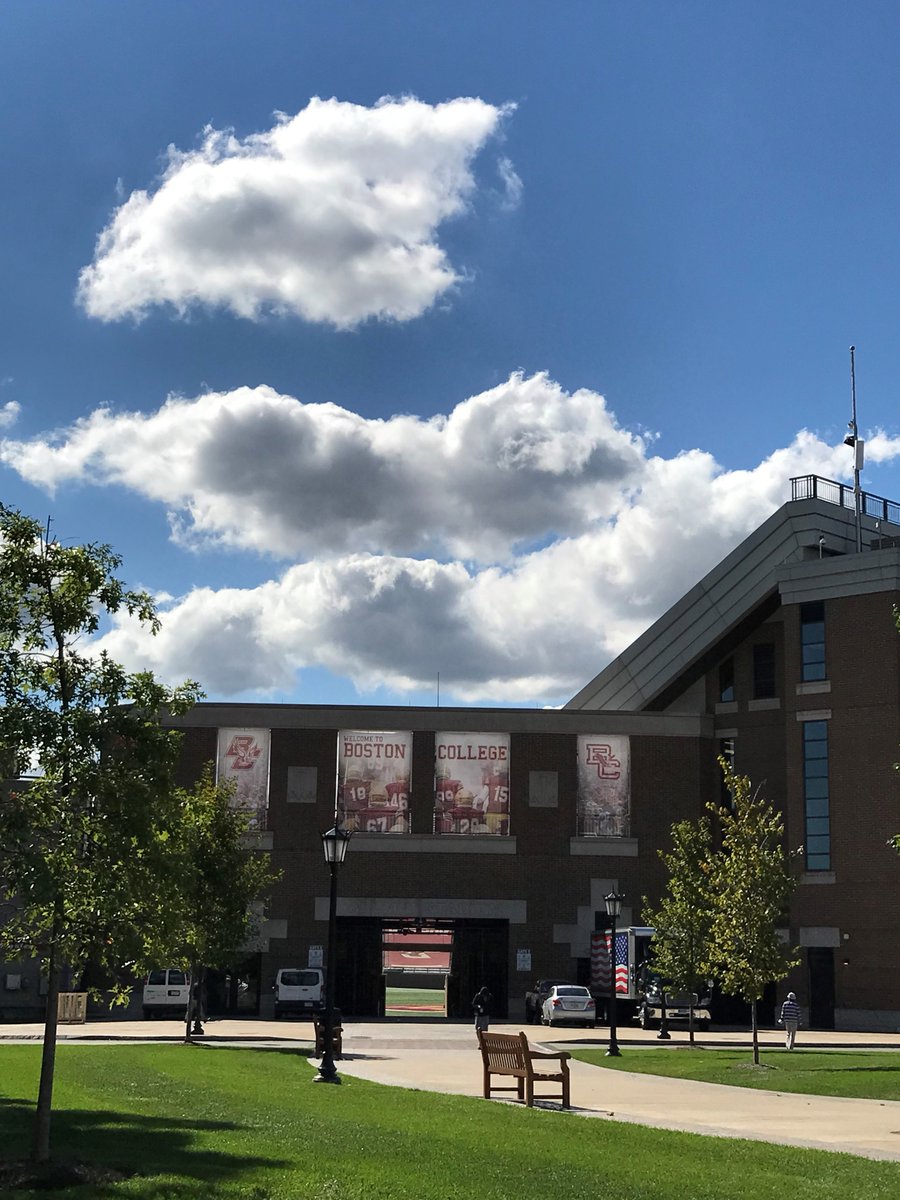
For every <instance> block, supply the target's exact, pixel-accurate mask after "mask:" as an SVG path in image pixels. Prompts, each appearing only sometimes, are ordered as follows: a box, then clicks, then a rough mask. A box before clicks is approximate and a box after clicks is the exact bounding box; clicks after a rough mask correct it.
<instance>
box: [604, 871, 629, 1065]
mask: <svg viewBox="0 0 900 1200" xmlns="http://www.w3.org/2000/svg"><path fill="white" fill-rule="evenodd" d="M624 899H625V897H624V896H621V895H619V893H618V892H610V893H609V895H608V896H604V897H603V902H604V904H605V905H606V915H607V916H608V917H609V921H610V932H609V1047H608V1048H607V1051H606V1054H607V1057H608V1058H618V1056H619V1054H620V1050H619V1043H618V1041H617V1039H616V921H617V920H618V918H619V914H620V913H621V911H622V901H623V900H624Z"/></svg>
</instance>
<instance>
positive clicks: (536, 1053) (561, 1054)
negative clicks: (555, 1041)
mask: <svg viewBox="0 0 900 1200" xmlns="http://www.w3.org/2000/svg"><path fill="white" fill-rule="evenodd" d="M528 1057H529V1058H558V1059H559V1060H560V1062H564V1061H565V1060H566V1059H569V1058H571V1057H572V1055H571V1054H570V1053H569V1052H568V1050H559V1051H557V1052H556V1053H554V1052H553V1051H552V1050H529V1051H528Z"/></svg>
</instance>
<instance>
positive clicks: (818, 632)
mask: <svg viewBox="0 0 900 1200" xmlns="http://www.w3.org/2000/svg"><path fill="white" fill-rule="evenodd" d="M800 640H801V642H802V643H803V645H804V646H808V645H809V644H810V643H811V642H822V643H823V645H824V642H825V622H824V621H804V622H803V624H802V625H801V626H800Z"/></svg>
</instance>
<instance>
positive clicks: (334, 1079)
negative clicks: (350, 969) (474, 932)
mask: <svg viewBox="0 0 900 1200" xmlns="http://www.w3.org/2000/svg"><path fill="white" fill-rule="evenodd" d="M349 841H350V831H349V830H348V829H342V828H341V827H340V825H337V824H336V825H335V826H334V828H332V829H329V830H328V832H327V833H323V834H322V849H323V850H324V851H325V861H326V862H327V863H328V870H329V871H330V872H331V893H330V895H329V897H328V947H327V951H326V959H325V1048H324V1050H323V1052H322V1062H321V1063H320V1064H319V1073H318V1075H317V1076H316V1077H315V1079H314V1080H313V1083H340V1082H341V1077H340V1075H338V1073H337V1069H336V1068H335V1065H334V974H335V965H334V964H335V942H336V941H337V938H336V930H337V869H338V867H339V866H340V865H341V863H342V862H343V861H344V855H345V854H346V853H347V843H348V842H349Z"/></svg>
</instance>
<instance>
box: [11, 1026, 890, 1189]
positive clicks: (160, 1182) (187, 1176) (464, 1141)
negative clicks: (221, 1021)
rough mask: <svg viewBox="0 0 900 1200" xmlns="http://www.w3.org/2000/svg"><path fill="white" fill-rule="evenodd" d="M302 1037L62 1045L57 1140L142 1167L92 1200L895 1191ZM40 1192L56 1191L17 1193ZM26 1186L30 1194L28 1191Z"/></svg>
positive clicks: (14, 1138)
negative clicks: (402, 1077) (351, 1066)
mask: <svg viewBox="0 0 900 1200" xmlns="http://www.w3.org/2000/svg"><path fill="white" fill-rule="evenodd" d="M39 1054H40V1047H39V1046H36V1045H29V1046H17V1045H6V1046H0V1155H5V1156H6V1157H18V1156H20V1155H23V1154H24V1153H25V1149H26V1147H27V1145H28V1142H29V1138H30V1131H31V1122H32V1111H33V1097H34V1095H35V1091H36V1081H37V1074H38V1060H39ZM313 1074H314V1069H313V1068H312V1067H311V1066H310V1065H309V1064H308V1063H307V1062H306V1061H305V1059H304V1058H302V1057H301V1056H299V1055H297V1054H296V1053H293V1052H279V1051H253V1050H225V1049H215V1048H212V1047H205V1046H194V1047H189V1046H181V1045H165V1046H152V1045H151V1046H148V1045H143V1046H138V1045H130V1046H102V1047H100V1046H60V1048H59V1052H58V1071H57V1086H56V1099H57V1104H58V1112H57V1114H56V1116H55V1118H54V1136H53V1146H54V1154H55V1156H56V1157H57V1158H58V1159H63V1158H75V1159H82V1160H85V1159H89V1160H91V1161H94V1162H98V1163H105V1164H112V1165H115V1166H117V1167H120V1168H131V1169H134V1170H139V1171H140V1172H141V1174H140V1175H136V1176H134V1177H133V1178H130V1179H126V1180H123V1181H121V1182H118V1183H114V1184H110V1185H92V1186H90V1187H89V1188H80V1189H70V1190H69V1191H66V1192H57V1193H55V1194H56V1195H58V1196H66V1197H71V1198H72V1200H75V1198H76V1197H81V1198H83V1200H112V1198H113V1197H128V1198H131V1200H217V1198H220V1197H221V1198H225V1197H244V1198H246V1200H406V1198H407V1197H408V1198H410V1200H412V1198H415V1200H547V1197H548V1196H551V1195H552V1196H560V1197H565V1198H566V1200H588V1198H590V1200H594V1198H595V1197H598V1196H601V1197H603V1198H604V1200H721V1198H722V1197H723V1196H740V1197H741V1200H783V1197H785V1196H790V1197H791V1200H846V1197H847V1196H848V1195H856V1196H865V1197H866V1200H888V1198H890V1200H894V1197H896V1196H897V1195H898V1192H900V1167H898V1165H897V1164H894V1163H880V1162H870V1161H868V1160H865V1159H861V1158H855V1157H851V1156H848V1155H837V1154H828V1153H826V1152H824V1151H814V1150H803V1149H797V1148H793V1147H784V1146H770V1145H766V1144H764V1143H759V1142H744V1141H735V1140H730V1139H716V1138H702V1137H700V1136H699V1135H695V1134H681V1133H669V1132H665V1131H661V1130H654V1129H643V1128H641V1127H639V1126H635V1125H625V1124H616V1123H613V1122H608V1121H604V1120H592V1119H586V1118H583V1117H579V1116H576V1115H575V1114H572V1113H563V1112H558V1111H542V1110H540V1109H532V1110H528V1109H524V1108H521V1107H518V1106H515V1105H508V1104H502V1103H497V1102H492V1101H485V1100H480V1099H471V1098H468V1097H460V1096H445V1095H437V1094H432V1093H425V1092H412V1091H405V1090H403V1089H392V1088H387V1087H381V1086H379V1085H376V1084H371V1083H367V1082H365V1081H361V1080H354V1079H353V1078H352V1077H350V1076H344V1083H343V1084H342V1085H341V1086H340V1087H332V1086H329V1085H326V1084H313V1083H312V1077H313ZM14 1195H15V1200H24V1197H26V1196H27V1197H29V1198H31V1200H37V1198H38V1196H40V1195H42V1196H44V1197H46V1196H47V1195H48V1193H47V1192H43V1193H37V1192H35V1193H31V1192H22V1191H20V1192H17V1193H15V1194H14ZM10 1200H13V1198H12V1196H10Z"/></svg>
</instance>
